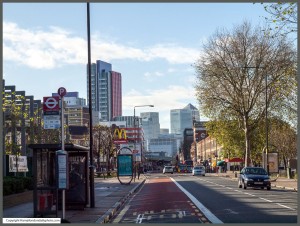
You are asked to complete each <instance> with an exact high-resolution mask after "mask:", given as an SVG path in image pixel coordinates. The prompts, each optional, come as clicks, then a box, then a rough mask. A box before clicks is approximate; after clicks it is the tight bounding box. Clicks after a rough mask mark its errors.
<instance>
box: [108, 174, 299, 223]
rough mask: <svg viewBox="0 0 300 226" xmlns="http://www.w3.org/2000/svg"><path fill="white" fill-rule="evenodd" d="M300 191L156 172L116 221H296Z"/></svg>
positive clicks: (115, 218) (125, 206) (220, 178)
mask: <svg viewBox="0 0 300 226" xmlns="http://www.w3.org/2000/svg"><path fill="white" fill-rule="evenodd" d="M297 211H298V204H297V192H293V191H289V190H283V189H271V190H270V191H268V190H266V189H264V190H262V189H252V188H248V189H247V190H244V189H240V188H238V186H237V182H236V181H232V180H230V179H229V178H224V177H215V176H210V175H208V174H207V175H206V176H205V177H203V176H192V175H191V174H173V175H172V174H168V175H163V174H151V175H150V176H149V178H148V179H147V181H146V182H145V184H144V185H143V186H142V187H141V189H140V190H139V191H138V192H137V193H136V194H135V195H134V196H133V197H132V198H131V199H130V200H129V201H128V202H127V203H125V205H124V206H123V208H122V209H120V210H119V212H118V213H117V214H116V216H115V217H114V218H112V220H111V223H297Z"/></svg>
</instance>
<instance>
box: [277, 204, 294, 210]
mask: <svg viewBox="0 0 300 226" xmlns="http://www.w3.org/2000/svg"><path fill="white" fill-rule="evenodd" d="M275 204H277V205H278V206H282V207H285V208H288V209H290V210H295V209H293V208H291V207H288V206H285V205H282V204H280V203H275Z"/></svg>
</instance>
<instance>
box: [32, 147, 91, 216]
mask: <svg viewBox="0 0 300 226" xmlns="http://www.w3.org/2000/svg"><path fill="white" fill-rule="evenodd" d="M28 147H29V148H30V149H32V153H33V159H32V160H33V161H32V164H33V167H32V172H33V179H34V189H33V204H34V205H33V208H34V217H38V216H45V215H56V217H57V215H58V210H59V209H61V205H62V194H61V189H60V188H59V180H58V176H57V175H58V174H57V172H56V171H57V169H58V163H57V161H58V160H57V159H58V158H57V151H59V150H61V145H60V144H30V145H28ZM65 151H66V153H67V167H68V169H67V171H68V174H67V177H68V178H67V182H68V186H67V187H66V189H65V209H66V210H68V209H84V208H85V207H86V205H87V204H88V184H89V183H88V182H89V181H88V180H89V177H88V157H89V154H88V153H89V148H87V147H83V146H79V145H74V144H65Z"/></svg>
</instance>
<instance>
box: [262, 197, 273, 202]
mask: <svg viewBox="0 0 300 226" xmlns="http://www.w3.org/2000/svg"><path fill="white" fill-rule="evenodd" d="M259 198H260V199H262V200H265V201H267V202H272V201H271V200H269V199H265V198H261V197H259Z"/></svg>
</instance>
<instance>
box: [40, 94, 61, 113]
mask: <svg viewBox="0 0 300 226" xmlns="http://www.w3.org/2000/svg"><path fill="white" fill-rule="evenodd" d="M43 100H44V104H43V110H44V111H59V97H56V96H55V97H44V98H43Z"/></svg>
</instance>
